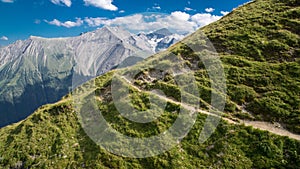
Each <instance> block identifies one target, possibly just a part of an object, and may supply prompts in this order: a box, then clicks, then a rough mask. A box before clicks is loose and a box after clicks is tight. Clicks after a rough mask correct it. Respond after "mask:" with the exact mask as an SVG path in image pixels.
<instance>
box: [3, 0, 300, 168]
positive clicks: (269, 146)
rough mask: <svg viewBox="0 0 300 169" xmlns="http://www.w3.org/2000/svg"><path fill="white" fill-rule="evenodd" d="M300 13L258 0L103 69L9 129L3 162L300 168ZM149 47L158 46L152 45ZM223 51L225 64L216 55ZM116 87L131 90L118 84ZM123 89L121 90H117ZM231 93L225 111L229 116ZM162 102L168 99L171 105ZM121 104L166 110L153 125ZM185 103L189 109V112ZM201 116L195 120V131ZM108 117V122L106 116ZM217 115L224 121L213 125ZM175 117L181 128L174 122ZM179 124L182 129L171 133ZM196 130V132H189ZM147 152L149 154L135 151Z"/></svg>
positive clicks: (154, 113) (149, 114) (297, 7)
mask: <svg viewBox="0 0 300 169" xmlns="http://www.w3.org/2000/svg"><path fill="white" fill-rule="evenodd" d="M299 18H300V2H299V1H298V0H255V1H251V2H250V3H247V4H246V5H244V6H241V7H238V8H237V9H235V10H233V11H232V12H231V13H229V14H228V15H226V16H225V17H223V18H222V19H220V20H219V21H217V22H214V23H212V24H210V25H208V26H205V27H203V28H201V29H199V30H198V31H196V32H194V33H193V34H191V35H189V36H188V37H186V38H184V39H183V40H182V41H180V42H178V43H176V44H175V45H172V46H171V47H169V48H168V49H167V50H165V51H163V52H161V53H158V54H155V55H153V56H151V57H148V58H147V59H145V60H143V61H141V62H139V63H137V64H135V65H133V66H130V67H126V68H124V69H115V70H112V71H109V72H107V73H104V74H102V75H101V76H97V77H96V78H94V79H92V80H91V81H88V82H86V83H84V84H83V85H79V86H78V87H77V88H75V89H74V90H73V92H72V93H69V94H67V95H65V96H64V97H63V98H62V99H61V100H60V101H58V102H56V103H54V104H48V105H43V106H41V107H40V108H39V109H37V110H36V111H35V112H34V113H33V114H32V115H30V116H29V117H28V118H26V119H25V120H23V121H20V122H18V123H16V124H13V125H9V126H6V127H3V128H1V129H0V166H1V167H2V168H299V164H300V125H299V124H300V98H299V96H300V79H299V77H300V59H299V56H300V55H299V51H300V45H299V42H300V31H299V28H300V20H299ZM206 36H207V38H203V37H206ZM211 44H213V46H214V47H215V50H214V49H212V48H211ZM149 49H151V51H153V48H152V47H151V45H150V46H149ZM194 49H197V50H194ZM217 55H218V56H219V58H220V62H221V63H222V68H220V67H218V66H216V64H217V63H219V62H217V63H216V62H214V61H215V60H212V59H213V58H216V56H217ZM199 56H200V58H199ZM87 65H88V64H87ZM163 68H170V69H167V70H165V69H163ZM79 70H80V69H79ZM178 70H181V71H178ZM210 70H213V71H214V72H216V73H220V72H221V73H222V70H224V75H225V77H226V93H225V94H224V93H223V92H221V90H219V88H218V86H213V84H214V83H216V82H218V81H220V80H222V79H212V78H211V76H210V75H211V72H210ZM81 72H83V71H81ZM126 72H127V73H126ZM185 75H193V77H194V78H192V79H190V78H188V77H186V76H185ZM177 77H181V78H179V79H178V78H177ZM114 80H117V81H114ZM191 81H192V82H193V81H194V83H190V82H191ZM116 82H117V83H116ZM182 82H183V83H182ZM180 84H183V85H181V86H180ZM193 84H194V85H193ZM113 85H116V86H117V87H118V85H125V86H126V88H120V89H118V90H113V89H115V88H114V86H113ZM223 87H224V86H223ZM195 88H197V89H199V93H198V96H197V93H194V92H193V91H194V90H193V89H195ZM125 89H128V92H127V93H126V90H125ZM116 91H118V92H120V93H121V95H117V96H115V95H114V92H116ZM181 96H184V97H181ZM185 96H186V97H185ZM213 97H217V98H220V100H219V101H218V100H217V101H216V102H215V103H220V104H213V103H212V102H211V101H212V99H213ZM119 98H120V99H119ZM118 99H119V102H118V103H119V104H115V102H114V101H116V100H118ZM222 99H225V103H224V104H225V108H224V111H223V112H221V113H220V112H218V110H219V111H220V110H221V109H219V108H218V106H219V105H221V106H222V104H223V101H222ZM156 100H159V101H161V102H155V101H156ZM185 102H188V103H197V104H199V106H195V105H193V104H188V103H185ZM159 103H165V104H164V105H165V109H164V110H163V111H161V109H159V108H160V106H161V105H159ZM120 105H131V106H132V107H133V108H134V109H136V110H140V112H143V113H145V114H146V115H145V116H142V117H143V118H145V119H147V118H150V119H153V117H158V116H159V117H158V118H157V119H155V120H153V121H152V122H149V123H139V122H135V121H132V120H130V118H128V117H127V116H126V115H127V114H126V113H125V114H121V113H122V111H118V110H119V108H120V107H119V106H120ZM95 109H96V110H99V111H94V110H95ZM78 110H80V111H78ZM126 110H132V109H127V107H125V108H124V109H123V111H126ZM147 110H150V111H147ZM181 110H183V111H184V112H188V113H187V114H186V115H187V116H184V117H183V118H180V117H181V113H182V111H181ZM210 110H214V111H213V113H210ZM184 112H183V113H184ZM131 113H132V114H133V115H135V116H140V114H138V113H136V112H135V111H132V112H131ZM129 114H130V113H129ZM142 115H144V114H142ZM83 116H85V117H86V118H82V117H83ZM124 116H125V117H124ZM135 116H134V117H135ZM192 117H196V119H195V121H193V120H192V122H195V123H194V124H193V126H192V127H190V128H188V126H189V125H190V122H191V121H189V120H190V119H191V118H192ZM100 118H102V119H105V121H106V123H105V124H104V123H97V122H99V119H100ZM216 118H219V120H220V123H219V124H218V125H217V126H214V125H213V124H214V122H215V121H214V120H216ZM177 119H179V121H178V120H177ZM207 119H208V120H207ZM186 120H187V121H186ZM185 122H187V123H185ZM176 123H182V125H181V126H179V127H177V128H175V129H174V128H173V126H174V125H173V124H176ZM106 124H108V125H106ZM105 125H106V126H109V127H111V128H112V129H113V131H115V132H114V133H110V135H109V136H110V138H111V137H112V138H115V139H111V140H109V138H107V137H105V136H107V133H108V132H109V131H111V130H99V126H100V127H103V126H105ZM97 127H98V128H97ZM205 127H208V128H205ZM214 127H216V128H214ZM170 128H171V130H172V129H173V131H174V133H173V134H174V135H171V137H168V136H170V135H169V134H168V132H167V131H168V130H169V129H170ZM187 128H188V129H189V130H188V131H189V132H183V133H181V131H182V130H184V131H185V130H186V129H187ZM204 128H205V129H207V130H204ZM100 129H101V128H100ZM213 129H215V130H214V132H213V133H212V135H210V137H209V138H208V139H207V140H199V138H201V136H202V133H203V132H202V131H203V130H204V135H205V134H207V133H209V132H210V131H212V130H213ZM165 133H167V134H165ZM97 134H99V135H97ZM95 135H96V136H98V137H96V138H95V137H93V136H95ZM120 135H125V136H127V138H141V140H142V138H152V136H157V135H163V136H166V137H167V138H168V139H167V141H168V140H170V142H167V143H166V144H165V142H159V143H158V144H153V143H152V142H147V144H144V145H143V146H142V147H139V145H140V142H136V144H128V142H127V141H128V140H126V139H125V140H122V141H121V142H118V141H119V137H120ZM115 136H116V137H115ZM172 136H173V137H172ZM174 138H176V140H175V142H173V141H174V140H172V139H174ZM102 141H103V142H107V141H110V142H109V145H111V146H112V147H111V148H115V149H116V150H117V151H118V152H124V154H125V155H123V156H122V155H120V154H116V153H112V152H111V151H109V150H111V149H109V148H107V147H106V148H105V145H104V146H103V145H101V143H102ZM199 141H200V142H199ZM168 143H170V144H172V143H176V144H175V146H173V147H172V148H170V149H168V151H164V152H161V153H160V154H155V152H152V151H151V150H152V149H155V148H157V147H158V148H164V145H168ZM126 145H127V146H126ZM129 145H130V146H129ZM136 148H139V149H138V150H137V151H134V152H132V151H130V150H131V149H136ZM149 150H150V151H149ZM145 153H146V154H145ZM141 154H143V155H145V156H146V157H147V158H131V156H133V155H136V156H139V155H141Z"/></svg>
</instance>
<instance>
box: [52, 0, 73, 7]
mask: <svg viewBox="0 0 300 169" xmlns="http://www.w3.org/2000/svg"><path fill="white" fill-rule="evenodd" d="M50 1H51V2H52V3H54V4H55V5H63V6H67V7H71V5H72V1H71V0H50Z"/></svg>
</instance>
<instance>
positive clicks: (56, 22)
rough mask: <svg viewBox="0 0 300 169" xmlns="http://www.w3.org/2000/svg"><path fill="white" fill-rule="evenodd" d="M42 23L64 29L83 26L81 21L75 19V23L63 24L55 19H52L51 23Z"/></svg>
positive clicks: (66, 22) (67, 22)
mask: <svg viewBox="0 0 300 169" xmlns="http://www.w3.org/2000/svg"><path fill="white" fill-rule="evenodd" d="M44 21H45V22H47V23H48V24H50V25H55V26H62V27H66V28H72V27H78V26H81V25H82V24H83V20H81V19H80V18H76V21H65V22H62V21H59V20H57V19H54V20H52V21H47V20H44Z"/></svg>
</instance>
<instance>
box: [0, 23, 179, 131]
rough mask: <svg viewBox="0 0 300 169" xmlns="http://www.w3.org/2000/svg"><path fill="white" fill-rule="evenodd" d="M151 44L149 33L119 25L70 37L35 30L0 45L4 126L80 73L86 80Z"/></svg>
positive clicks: (56, 94)
mask: <svg viewBox="0 0 300 169" xmlns="http://www.w3.org/2000/svg"><path fill="white" fill-rule="evenodd" d="M173 43H174V41H172V42H170V43H168V44H166V45H165V46H164V47H161V49H162V48H167V47H169V46H170V45H172V44H173ZM152 48H153V46H152V45H151V44H149V43H148V39H142V38H140V37H139V36H137V35H133V34H130V33H129V32H127V31H125V30H123V29H122V28H117V27H104V28H101V29H98V30H96V31H94V32H87V33H84V34H81V36H78V37H71V38H52V39H47V38H41V37H34V36H31V37H30V38H29V39H28V40H25V41H17V42H16V43H14V44H12V45H9V46H7V47H4V48H1V49H0V127H1V126H4V125H7V124H11V123H12V122H17V121H19V120H22V119H24V118H25V117H27V116H28V115H29V114H30V113H32V112H33V111H34V110H35V109H36V108H38V107H39V106H41V105H43V104H46V103H52V102H55V101H57V100H58V99H60V98H61V97H62V96H63V95H65V94H67V93H68V92H69V91H70V90H71V87H72V78H74V76H75V75H76V76H77V77H78V78H81V79H85V80H87V79H89V78H91V77H95V76H97V75H101V74H103V73H105V72H107V71H109V70H111V69H113V68H115V67H117V66H118V65H119V64H120V63H122V61H124V60H125V59H126V58H127V57H129V56H136V57H139V58H141V57H142V58H143V57H147V56H150V55H151V54H153V52H154V51H152V50H153V49H152ZM139 60H140V59H139ZM84 77H86V78H84ZM75 78H76V77H75ZM82 82H84V81H82ZM73 85H74V84H73ZM77 85H78V84H77Z"/></svg>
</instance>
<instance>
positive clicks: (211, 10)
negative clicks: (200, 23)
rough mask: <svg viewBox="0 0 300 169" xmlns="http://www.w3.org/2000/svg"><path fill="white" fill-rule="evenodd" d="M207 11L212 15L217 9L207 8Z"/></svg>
mask: <svg viewBox="0 0 300 169" xmlns="http://www.w3.org/2000/svg"><path fill="white" fill-rule="evenodd" d="M205 11H206V12H208V13H211V12H213V11H215V9H214V8H205Z"/></svg>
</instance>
